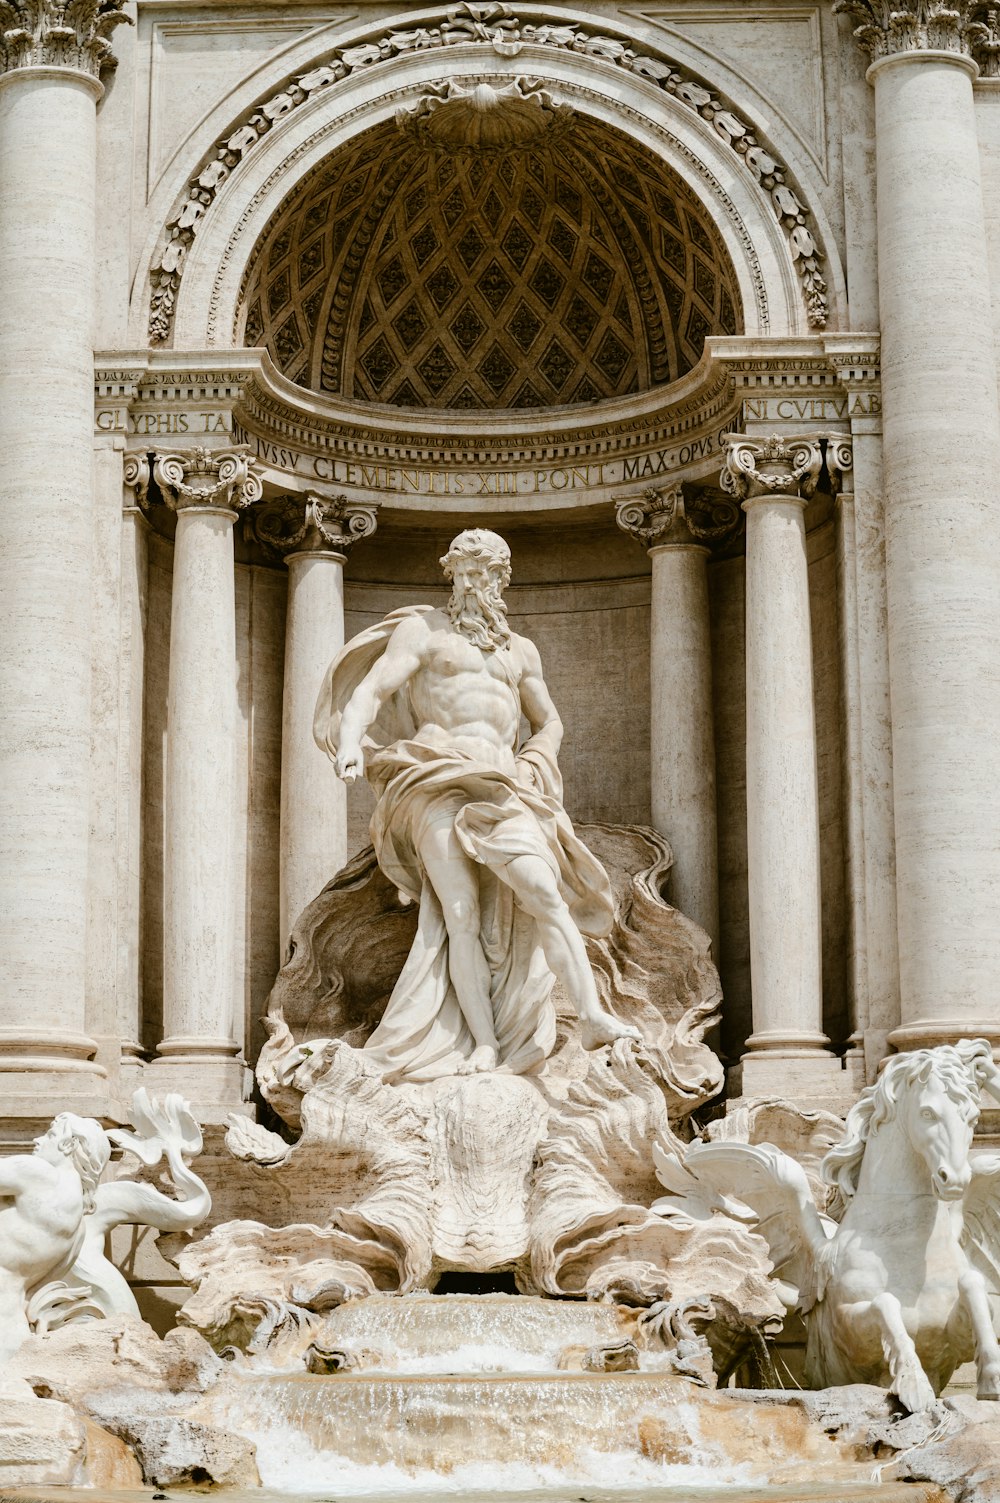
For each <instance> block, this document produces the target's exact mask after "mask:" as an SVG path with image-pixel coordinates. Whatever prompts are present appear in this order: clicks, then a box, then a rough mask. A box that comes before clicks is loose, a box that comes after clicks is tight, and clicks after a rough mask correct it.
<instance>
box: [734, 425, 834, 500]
mask: <svg viewBox="0 0 1000 1503" xmlns="http://www.w3.org/2000/svg"><path fill="white" fill-rule="evenodd" d="M724 442H725V445H726V464H725V468H724V469H723V471H722V476H721V485H722V489H723V490H724V491H726V492H727V494H728V495H730V496H735V497H736V498H737V499H738V500H740V501H741V502H744V503H745V502H747V501H755V500H756V499H757V497H758V496H787V497H788V498H789V500H793V499H798V500H802V501H807V500H808V499H809V497H810V496H811V495H812V494H813V492H814V491H815V490H816V487H817V485H818V484H819V477H820V472H821V471H822V468H823V448H822V444H821V441H820V439H819V438H792V439H788V440H785V439H782V438H779V437H778V435H777V434H774V435H773V436H772V437H771V438H762V439H757V438H746V437H745V436H744V435H743V434H742V433H727V434H726V435H725V439H724Z"/></svg>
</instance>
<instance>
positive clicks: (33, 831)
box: [0, 0, 121, 1130]
mask: <svg viewBox="0 0 1000 1503" xmlns="http://www.w3.org/2000/svg"><path fill="white" fill-rule="evenodd" d="M120 11H121V4H120V3H116V0H108V3H98V0H94V3H92V4H87V3H81V4H79V5H76V6H70V7H66V6H62V5H55V4H49V3H46V0H32V3H18V0H13V3H10V0H8V3H5V4H4V6H3V16H2V29H0V205H2V211H0V287H2V288H3V294H2V296H0V454H2V456H3V464H2V467H0V536H2V537H3V548H2V550H0V646H2V650H0V1082H2V1086H0V1096H2V1099H3V1102H4V1111H5V1113H6V1114H7V1115H9V1116H21V1117H23V1118H25V1119H26V1120H27V1119H29V1118H30V1119H32V1120H34V1119H35V1118H43V1119H44V1118H46V1117H48V1116H50V1115H51V1113H52V1111H53V1110H54V1109H58V1108H59V1107H75V1108H76V1109H78V1110H80V1111H88V1112H89V1111H93V1110H98V1109H100V1103H102V1102H103V1101H104V1099H105V1096H106V1091H107V1078H106V1074H105V1071H104V1069H103V1068H102V1067H101V1066H99V1065H98V1064H96V1063H95V1062H94V1059H93V1056H94V1053H95V1047H96V1046H95V1041H94V1039H93V1038H92V1037H91V1035H90V1033H89V1031H88V1029H87V1026H86V1022H87V1004H86V973H87V878H88V848H89V821H88V814H89V792H90V769H89V765H88V748H89V745H90V731H91V725H90V708H91V707H90V674H91V651H90V644H91V632H90V608H91V598H92V591H91V555H92V548H93V536H92V534H93V498H94V484H93V473H92V454H91V445H92V435H93V401H94V398H93V379H94V378H93V359H94V349H93V321H94V284H95V277H96V266H95V251H94V235H95V215H96V188H95V182H96V169H97V149H96V132H97V121H96V110H95V104H96V101H97V99H98V98H99V97H100V94H101V92H102V89H101V84H100V82H99V80H98V76H97V75H98V73H99V72H100V69H101V66H102V63H103V64H106V63H107V62H108V60H109V52H108V42H107V33H108V31H109V30H110V29H111V28H112V27H113V26H114V25H115V24H116V23H117V21H118V20H120V19H121V16H120ZM26 1130H27V1129H26Z"/></svg>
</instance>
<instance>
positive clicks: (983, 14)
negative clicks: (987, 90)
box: [833, 0, 1000, 73]
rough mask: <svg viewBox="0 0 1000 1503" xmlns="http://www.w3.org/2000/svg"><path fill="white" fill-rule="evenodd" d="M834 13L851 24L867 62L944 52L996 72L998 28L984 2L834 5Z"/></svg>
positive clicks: (885, 0)
mask: <svg viewBox="0 0 1000 1503" xmlns="http://www.w3.org/2000/svg"><path fill="white" fill-rule="evenodd" d="M833 9H834V14H836V15H840V14H844V15H848V16H850V18H851V20H852V21H855V22H856V23H857V24H856V25H855V28H854V39H855V41H856V42H857V44H858V46H859V47H860V48H861V49H862V51H863V52H866V53H867V54H868V56H869V57H870V58H871V60H872V62H879V61H880V60H881V59H882V58H885V57H895V56H900V55H902V54H905V53H922V52H938V53H940V52H950V53H953V54H955V55H956V56H957V57H963V58H968V59H970V60H973V61H976V62H980V61H981V62H983V63H984V64H986V65H987V66H984V69H983V71H984V72H989V73H994V72H996V64H995V60H996V54H997V43H998V41H1000V25H998V22H997V15H996V9H995V7H994V6H992V5H990V4H988V3H985V0H911V3H910V4H909V5H907V6H905V7H904V6H901V5H900V4H899V0H837V3H836V4H835V5H834V7H833Z"/></svg>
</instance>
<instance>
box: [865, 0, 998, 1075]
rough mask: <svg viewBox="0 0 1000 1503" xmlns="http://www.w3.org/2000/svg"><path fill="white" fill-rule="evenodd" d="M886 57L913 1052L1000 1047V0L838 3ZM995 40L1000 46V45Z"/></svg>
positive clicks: (889, 574) (888, 411) (885, 387)
mask: <svg viewBox="0 0 1000 1503" xmlns="http://www.w3.org/2000/svg"><path fill="white" fill-rule="evenodd" d="M839 8H840V9H842V10H846V11H847V12H849V13H850V14H851V16H852V17H853V18H854V19H855V20H857V21H859V22H860V25H859V26H858V28H857V30H856V32H855V36H856V37H857V39H858V41H859V42H860V44H861V46H862V47H863V49H864V50H865V52H866V54H867V55H868V56H869V57H870V58H871V59H872V61H871V66H870V67H869V69H868V77H869V79H870V80H871V82H872V83H873V84H874V88H875V116H876V150H877V174H878V255H879V305H880V313H881V324H882V401H883V442H884V463H885V510H886V589H887V599H888V635H889V672H890V689H891V699H892V751H893V775H894V800H895V831H896V863H897V907H898V934H899V960H900V1006H901V1014H902V1016H901V1026H900V1027H899V1028H897V1029H896V1030H895V1032H894V1033H892V1034H891V1035H890V1041H891V1042H892V1043H894V1044H895V1045H896V1046H897V1047H898V1048H909V1047H913V1046H917V1045H922V1044H936V1043H941V1042H945V1041H948V1040H950V1039H956V1038H961V1037H965V1036H968V1035H970V1034H972V1035H984V1036H986V1037H988V1038H989V1039H991V1040H992V1041H993V1043H994V1045H997V1044H1000V1014H998V1011H997V978H998V976H1000V923H998V921H997V916H998V912H1000V805H998V802H997V789H998V787H1000V694H997V693H996V692H995V689H994V685H995V683H996V675H997V664H998V663H1000V528H998V527H997V486H998V476H1000V416H998V411H997V384H996V355H995V351H994V348H993V336H992V319H991V312H990V285H989V281H990V278H989V261H988V258H987V252H986V231H985V221H984V213H983V199H982V190H981V186H980V166H979V143H978V140H977V136H976V119H975V111H974V106H973V95H972V83H973V79H974V78H975V76H976V73H977V71H978V69H977V65H976V62H975V59H974V53H975V51H976V49H977V47H979V46H980V45H982V44H984V43H989V42H990V40H991V38H990V27H989V26H987V25H986V24H982V23H980V22H979V21H977V20H976V19H975V18H976V17H977V16H979V15H988V7H986V6H984V5H980V4H973V3H970V0H948V4H947V5H945V4H940V3H933V0H929V3H926V4H923V5H921V6H919V7H915V6H914V7H910V8H909V9H896V8H893V7H890V5H889V4H877V3H868V4H862V3H857V0H851V3H848V4H845V5H841V6H840V7H839ZM993 40H995V38H994V39H993Z"/></svg>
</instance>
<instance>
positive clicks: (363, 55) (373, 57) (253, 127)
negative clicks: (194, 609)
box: [149, 4, 829, 344]
mask: <svg viewBox="0 0 1000 1503" xmlns="http://www.w3.org/2000/svg"><path fill="white" fill-rule="evenodd" d="M470 43H471V44H479V45H482V46H486V47H490V48H491V49H492V50H493V51H494V52H495V53H498V54H500V55H501V56H504V57H515V56H517V54H518V53H519V52H520V50H521V48H522V47H524V46H532V47H546V48H555V49H557V50H560V51H563V52H571V53H574V54H576V55H579V56H583V57H586V58H588V59H591V60H592V61H594V62H595V63H597V64H603V65H608V64H610V65H612V66H614V67H619V68H624V69H625V70H626V71H628V72H630V73H636V74H638V75H639V76H640V77H642V78H644V79H645V80H646V81H647V82H649V83H651V84H653V85H654V86H656V87H657V88H659V89H662V90H663V91H664V92H665V93H667V94H670V95H672V96H673V97H674V98H675V99H677V100H678V101H679V103H680V104H682V105H683V106H684V107H685V108H687V109H689V110H691V111H692V112H693V113H694V114H696V115H699V116H700V117H701V118H702V119H703V120H705V121H707V122H708V124H709V125H710V126H711V128H712V130H713V131H714V132H715V134H716V135H717V136H718V137H719V138H720V139H721V140H722V141H723V142H724V143H725V144H726V145H727V146H728V147H730V148H731V149H732V151H733V152H734V154H735V155H736V156H737V157H739V158H740V159H741V162H742V164H743V165H744V167H745V169H746V170H747V171H748V172H749V173H750V175H751V176H752V177H753V178H754V180H755V181H756V182H757V183H758V184H759V186H760V187H761V188H762V189H763V191H764V192H765V193H766V194H767V195H768V197H769V199H770V202H771V207H772V209H773V211H774V213H775V215H776V216H777V218H778V219H779V221H780V222H781V224H782V226H783V228H784V230H785V233H786V235H787V237H788V248H789V253H790V255H791V257H792V260H793V262H794V264H795V267H796V270H797V272H798V275H799V278H800V281H801V284H802V294H803V297H804V299H805V303H806V307H807V310H808V316H809V323H810V325H811V326H812V327H813V328H817V329H822V328H824V327H825V326H826V322H827V317H828V312H829V309H828V299H827V285H826V279H825V277H824V275H823V267H824V257H823V253H822V251H821V250H820V248H819V246H818V245H817V243H816V239H815V236H814V234H813V232H812V228H811V216H810V211H809V208H808V206H807V205H806V204H804V203H803V202H802V201H801V199H800V198H799V197H798V195H797V193H796V192H795V190H794V189H793V188H792V186H791V185H790V182H789V176H790V175H789V172H788V169H787V168H786V167H785V166H784V164H783V163H782V162H781V161H779V160H778V158H777V157H775V156H772V155H771V153H770V152H769V151H768V150H767V149H766V148H765V147H764V146H763V145H762V144H761V142H760V140H759V139H758V137H757V135H756V133H755V132H754V131H753V129H752V128H751V126H750V124H749V122H748V121H747V120H745V119H744V118H743V117H742V116H741V115H740V114H738V113H737V112H736V111H735V110H733V109H732V108H731V107H730V105H729V104H728V102H727V101H726V100H724V99H722V98H720V97H719V95H717V94H715V93H713V92H712V91H711V90H710V89H708V88H706V87H705V86H704V84H702V83H701V82H700V80H698V79H696V78H693V77H691V76H690V75H689V74H687V73H685V72H681V71H679V70H678V69H677V68H676V67H674V66H673V65H672V64H671V63H668V62H667V61H666V60H665V59H664V58H661V57H657V56H652V55H650V54H648V53H640V52H636V51H635V50H634V48H632V47H630V46H629V45H628V43H627V41H625V40H623V39H621V38H618V37H615V36H610V35H607V34H605V33H600V32H596V31H592V30H591V29H589V28H584V27H580V26H566V25H557V24H551V23H545V24H541V25H537V24H535V23H534V22H529V21H522V20H521V19H520V18H519V17H518V16H516V15H515V13H514V12H513V10H512V9H511V8H510V7H509V6H508V5H504V4H496V5H493V6H491V7H490V8H489V13H488V15H487V13H486V12H484V10H483V7H482V6H481V5H470V4H461V5H453V6H451V7H450V8H449V9H448V11H447V12H446V15H445V19H444V20H443V21H441V22H440V23H439V24H437V25H433V24H428V25H424V26H421V27H417V28H415V29H413V30H409V31H388V32H381V33H378V32H376V33H374V34H373V36H372V37H371V39H370V40H368V41H363V42H359V43H355V44H354V45H352V46H348V47H338V48H336V49H335V50H333V51H331V52H330V54H329V55H328V56H327V57H326V59H325V60H323V61H321V62H318V63H317V64H316V66H314V67H313V68H311V69H310V70H309V72H307V73H303V74H300V75H299V76H298V77H297V78H289V79H287V80H286V81H285V83H284V84H283V86H282V87H281V88H280V89H279V90H278V92H277V93H275V94H273V95H272V96H271V97H270V98H269V99H266V100H264V101H263V102H262V103H260V104H258V105H255V106H254V107H253V109H252V110H250V111H248V113H247V114H246V115H245V116H244V117H243V118H242V119H241V120H239V121H238V122H237V123H236V124H235V126H234V128H233V129H232V130H230V131H228V132H227V134H226V135H225V136H224V137H222V138H220V139H219V140H218V141H217V142H216V143H215V145H214V146H213V147H212V149H211V151H210V152H209V154H208V156H207V157H206V158H205V160H204V161H203V163H202V166H201V168H200V169H199V171H198V172H197V174H196V175H195V176H194V177H193V178H192V180H191V182H190V183H189V185H188V188H187V190H186V192H185V194H184V197H183V198H182V199H181V201H180V203H179V204H178V207H177V210H176V213H175V214H174V216H173V217H172V218H171V219H169V220H168V222H167V224H166V225H165V227H164V239H163V245H162V249H161V251H160V254H159V259H158V260H157V261H156V262H155V263H154V266H153V268H152V286H151V292H150V315H149V337H150V341H151V343H153V344H158V343H163V342H164V341H166V340H167V339H169V337H170V332H171V328H172V325H173V317H174V308H175V304H176V300H177V292H178V289H179V287H180V283H181V277H182V275H183V271H184V262H185V260H186V259H187V254H188V250H189V247H190V246H191V244H192V242H193V241H194V239H195V236H196V235H197V234H198V232H199V229H200V227H201V224H202V221H203V220H204V218H205V214H206V212H207V211H208V209H209V207H210V205H211V204H212V201H213V200H214V198H215V196H216V194H217V193H218V191H219V189H220V188H221V187H222V185H223V183H224V182H225V181H226V179H227V178H228V177H229V175H230V173H231V172H232V171H233V170H234V168H236V167H237V166H238V165H239V164H240V163H241V162H242V161H243V160H244V158H245V157H246V156H247V155H248V154H249V153H250V152H252V151H253V150H254V149H255V148H256V147H257V145H258V143H259V142H260V141H261V139H262V138H263V137H264V136H265V135H266V134H267V133H268V131H270V130H271V129H273V127H274V126H275V125H276V124H278V123H279V122H280V121H281V120H282V119H283V118H284V117H285V116H286V115H288V114H289V113H290V112H291V111H293V110H296V109H298V108H299V107H300V106H301V105H303V104H305V103H306V101H307V100H309V99H311V98H312V97H313V95H314V94H317V93H318V92H320V91H321V90H324V89H328V88H330V87H332V86H334V85H336V84H337V83H339V82H340V80H341V79H344V78H347V77H349V76H351V75H353V74H356V73H358V72H360V71H363V70H364V69H366V68H369V67H372V66H373V65H374V64H377V63H381V62H384V61H386V60H387V59H390V58H396V57H401V56H404V55H406V54H410V53H414V52H422V51H426V50H427V49H429V48H435V47H447V46H454V45H458V44H470Z"/></svg>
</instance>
